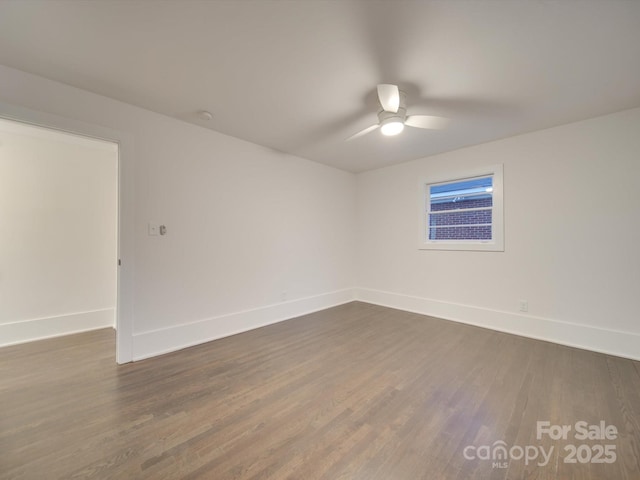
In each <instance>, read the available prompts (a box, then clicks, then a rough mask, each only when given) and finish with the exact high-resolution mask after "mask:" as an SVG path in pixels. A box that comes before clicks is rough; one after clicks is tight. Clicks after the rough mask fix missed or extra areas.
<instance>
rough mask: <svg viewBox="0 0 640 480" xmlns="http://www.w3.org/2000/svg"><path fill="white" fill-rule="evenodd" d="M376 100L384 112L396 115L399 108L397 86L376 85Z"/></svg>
mask: <svg viewBox="0 0 640 480" xmlns="http://www.w3.org/2000/svg"><path fill="white" fill-rule="evenodd" d="M378 99H380V105H382V109H383V110H384V111H385V112H393V113H397V112H398V108H400V90H399V89H398V86H397V85H389V84H387V83H383V84H381V85H378Z"/></svg>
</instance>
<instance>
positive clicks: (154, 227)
mask: <svg viewBox="0 0 640 480" xmlns="http://www.w3.org/2000/svg"><path fill="white" fill-rule="evenodd" d="M148 232H149V236H154V235H158V233H159V228H158V224H157V223H151V222H149V230H148Z"/></svg>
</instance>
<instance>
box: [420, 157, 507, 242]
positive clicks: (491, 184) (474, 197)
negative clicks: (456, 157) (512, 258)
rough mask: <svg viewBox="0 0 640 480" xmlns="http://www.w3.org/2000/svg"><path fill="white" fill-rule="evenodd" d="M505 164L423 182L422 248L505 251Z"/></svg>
mask: <svg viewBox="0 0 640 480" xmlns="http://www.w3.org/2000/svg"><path fill="white" fill-rule="evenodd" d="M502 211H503V208H502V165H494V166H491V167H487V168H484V169H479V170H472V171H465V172H460V173H459V174H457V175H456V174H453V175H448V176H446V177H438V178H431V179H428V180H426V181H425V182H422V195H421V216H422V222H421V232H420V237H421V238H420V248H421V249H440V250H496V251H503V250H504V241H503V226H502Z"/></svg>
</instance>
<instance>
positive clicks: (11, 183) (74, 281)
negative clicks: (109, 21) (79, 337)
mask: <svg viewBox="0 0 640 480" xmlns="http://www.w3.org/2000/svg"><path fill="white" fill-rule="evenodd" d="M117 166H118V151H117V146H116V145H114V144H109V143H106V142H102V141H96V140H88V139H85V138H81V137H77V136H75V135H69V134H66V133H60V132H57V133H52V132H51V131H48V130H44V129H41V128H38V127H32V126H28V125H21V124H17V123H14V122H8V121H5V120H0V345H6V344H11V343H20V342H24V341H29V340H34V339H37V338H41V337H46V336H56V335H65V334H68V333H71V332H75V331H82V330H90V329H93V328H101V327H106V326H115V325H114V321H115V306H116V253H117V248H116V243H117V235H116V220H117Z"/></svg>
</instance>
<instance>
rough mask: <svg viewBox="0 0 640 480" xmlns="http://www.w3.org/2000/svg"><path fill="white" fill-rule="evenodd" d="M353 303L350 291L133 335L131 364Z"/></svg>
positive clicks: (351, 290)
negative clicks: (132, 361)
mask: <svg viewBox="0 0 640 480" xmlns="http://www.w3.org/2000/svg"><path fill="white" fill-rule="evenodd" d="M353 300H354V291H353V289H345V290H339V291H336V292H329V293H324V294H321V295H315V296H312V297H306V298H302V299H298V300H291V301H288V302H282V303H278V304H275V305H268V306H265V307H261V308H256V309H252V310H245V311H241V312H234V313H231V314H228V315H221V316H218V317H214V318H208V319H204V320H200V321H196V322H191V323H185V324H181V325H175V326H172V327H168V328H163V329H159V330H153V331H148V332H142V333H136V334H134V335H133V360H134V361H135V360H142V359H144V358H149V357H154V356H156V355H162V354H164V353H169V352H172V351H175V350H180V349H183V348H187V347H191V346H194V345H198V344H200V343H205V342H210V341H212V340H216V339H218V338H222V337H228V336H230V335H235V334H237V333H242V332H246V331H248V330H253V329H254V328H259V327H264V326H265V325H270V324H272V323H277V322H281V321H283V320H288V319H291V318H295V317H299V316H301V315H306V314H308V313H312V312H317V311H318V310H324V309H325V308H329V307H335V306H337V305H341V304H343V303H348V302H352V301H353Z"/></svg>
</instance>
